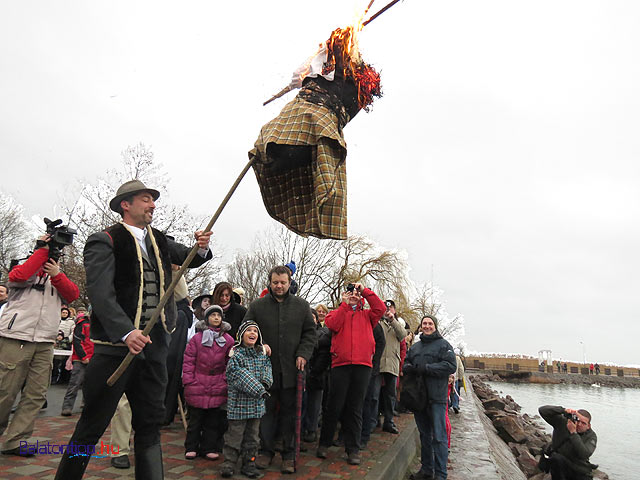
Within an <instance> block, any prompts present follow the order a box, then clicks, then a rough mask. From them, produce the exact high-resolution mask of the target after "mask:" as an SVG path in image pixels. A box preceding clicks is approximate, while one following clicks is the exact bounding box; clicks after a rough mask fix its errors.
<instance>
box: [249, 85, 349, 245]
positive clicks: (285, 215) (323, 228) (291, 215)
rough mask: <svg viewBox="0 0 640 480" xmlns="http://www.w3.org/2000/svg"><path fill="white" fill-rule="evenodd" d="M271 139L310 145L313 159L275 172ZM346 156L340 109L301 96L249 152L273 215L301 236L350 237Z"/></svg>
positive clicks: (293, 101)
mask: <svg viewBox="0 0 640 480" xmlns="http://www.w3.org/2000/svg"><path fill="white" fill-rule="evenodd" d="M270 143H276V144H284V145H309V146H311V147H312V162H311V163H310V164H308V165H302V166H299V167H295V168H293V169H292V170H289V171H286V172H282V173H276V174H274V173H273V172H270V169H269V168H268V163H269V159H268V158H267V145H269V144H270ZM346 157H347V145H346V143H345V141H344V137H343V135H342V130H341V129H340V128H339V125H338V119H337V117H336V115H335V113H333V112H332V111H331V110H329V109H328V108H327V107H324V106H322V105H317V104H315V103H310V102H308V101H306V100H303V99H301V98H299V97H296V98H294V99H293V100H292V101H291V102H289V103H288V104H287V105H286V106H285V107H284V108H283V109H282V111H281V112H280V114H279V115H278V116H277V117H276V118H274V119H273V120H271V121H270V122H268V123H267V124H265V125H264V126H263V127H262V129H261V130H260V136H259V137H258V140H256V143H255V145H254V148H253V149H252V150H251V151H250V152H249V158H251V159H254V163H253V169H254V172H255V174H256V178H257V180H258V184H259V185H260V192H261V194H262V199H263V201H264V205H265V207H266V209H267V212H269V215H271V216H272V217H273V218H274V219H276V220H277V221H279V222H281V223H282V224H284V225H285V226H286V227H287V228H289V229H290V230H292V231H294V232H295V233H297V234H299V235H302V236H305V237H306V236H309V235H311V236H314V237H318V238H332V239H337V240H344V239H345V238H347V170H346V165H345V160H346Z"/></svg>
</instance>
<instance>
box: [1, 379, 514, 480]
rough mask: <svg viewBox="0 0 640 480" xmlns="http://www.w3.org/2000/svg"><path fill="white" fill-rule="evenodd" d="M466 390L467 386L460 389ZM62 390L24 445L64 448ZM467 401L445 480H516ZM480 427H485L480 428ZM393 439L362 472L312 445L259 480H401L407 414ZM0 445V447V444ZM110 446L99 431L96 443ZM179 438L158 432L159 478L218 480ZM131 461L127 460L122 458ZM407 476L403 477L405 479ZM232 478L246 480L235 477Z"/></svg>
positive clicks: (113, 474)
mask: <svg viewBox="0 0 640 480" xmlns="http://www.w3.org/2000/svg"><path fill="white" fill-rule="evenodd" d="M467 385H469V386H470V385H471V382H469V381H468V382H467ZM64 391H65V387H64V386H58V385H54V386H52V387H51V389H50V390H49V407H48V408H47V409H46V410H43V411H42V412H41V414H40V417H39V418H38V419H37V421H36V428H35V431H34V436H33V437H32V438H31V439H30V442H35V441H36V440H38V441H39V442H41V443H42V442H47V441H48V442H50V443H56V444H62V443H66V442H67V441H68V440H69V438H70V437H71V433H72V432H73V429H74V427H75V424H76V421H77V419H78V416H79V412H80V410H79V408H78V406H79V405H80V398H79V399H78V401H77V407H76V409H75V410H74V416H73V417H61V416H60V415H59V413H60V402H61V398H62V396H63V395H64ZM477 402H478V400H477V399H476V398H475V397H474V395H473V394H472V393H471V390H469V391H468V392H464V391H463V392H462V401H461V403H460V407H461V410H460V414H459V415H454V414H453V413H452V414H451V423H452V427H453V431H452V436H451V453H450V455H449V467H448V472H449V480H496V479H504V480H523V479H524V478H525V477H524V476H523V474H522V472H520V470H519V469H518V468H517V466H516V465H515V461H514V459H513V456H511V454H510V453H509V452H508V450H507V449H506V446H505V445H504V443H502V440H500V439H499V438H498V437H497V436H496V435H495V434H492V432H491V429H493V426H492V425H490V423H489V422H488V420H487V419H486V417H485V416H484V414H482V412H481V411H480V409H479V408H478V404H477ZM485 420H486V422H485ZM396 423H397V425H398V428H399V429H400V435H391V434H388V433H383V432H382V431H381V430H380V429H376V430H375V432H374V433H373V435H372V437H371V441H370V442H369V445H368V448H367V450H365V451H363V452H362V455H361V456H362V464H361V465H359V466H352V465H348V464H347V463H346V461H345V458H346V457H345V455H344V449H343V448H342V447H331V448H330V449H329V457H328V458H327V459H326V460H321V459H318V458H316V457H315V448H316V445H315V444H309V443H305V444H303V445H304V446H305V447H306V448H307V449H308V451H306V452H302V453H301V455H300V465H299V468H298V472H297V473H296V474H295V475H287V476H284V475H282V474H281V473H280V470H279V466H280V457H279V456H278V455H276V457H275V459H274V465H273V466H272V467H271V468H270V469H269V470H267V471H265V473H266V475H265V477H264V478H265V479H276V478H282V477H284V478H292V479H293V478H296V479H321V480H327V479H332V478H343V479H352V478H353V479H356V478H357V479H359V480H394V479H401V478H403V477H404V478H408V475H409V473H411V472H414V471H416V470H417V469H418V468H419V467H420V465H419V461H418V459H417V458H414V456H416V455H417V456H418V457H419V441H418V433H417V429H416V426H415V423H414V421H413V416H412V415H410V414H405V415H401V416H400V417H399V418H396ZM0 440H2V439H0ZM102 441H103V442H104V443H105V444H107V443H109V442H110V432H109V430H107V432H106V433H105V435H104V436H103V438H102ZM183 442H184V430H183V427H182V423H181V422H180V421H179V417H176V422H175V423H173V424H172V425H171V426H169V427H167V428H164V429H163V430H162V450H163V456H164V468H165V478H166V479H168V480H170V479H180V480H196V479H198V480H200V479H214V478H220V475H219V474H218V469H219V467H220V464H221V463H222V461H221V460H217V461H215V462H212V461H209V460H206V459H201V458H198V459H196V460H192V461H189V460H185V458H184V447H183ZM130 458H131V459H132V460H133V455H130ZM59 461H60V455H36V456H34V457H31V458H19V457H14V456H5V455H0V479H2V480H18V479H21V480H31V479H42V478H53V476H54V475H55V471H56V468H57V465H58V463H59ZM407 468H409V471H407ZM84 478H85V479H87V480H97V479H118V478H125V479H126V478H131V479H133V478H134V470H133V468H130V469H128V470H119V469H116V468H113V467H111V463H110V460H109V458H108V457H107V458H92V459H91V462H90V463H89V467H88V468H87V472H86V474H85V477H84ZM234 478H246V477H244V476H242V475H240V474H236V475H235V477H234Z"/></svg>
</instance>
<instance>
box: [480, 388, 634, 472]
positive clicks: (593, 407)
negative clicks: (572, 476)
mask: <svg viewBox="0 0 640 480" xmlns="http://www.w3.org/2000/svg"><path fill="white" fill-rule="evenodd" d="M489 384H490V385H491V387H492V388H493V389H494V390H497V391H498V392H500V395H501V396H505V395H511V396H512V397H513V399H514V400H515V401H516V402H517V403H518V404H519V405H520V406H521V407H522V411H521V412H520V413H528V414H529V415H531V416H532V415H537V414H538V407H539V406H541V405H562V406H563V407H565V408H575V409H576V410H577V409H580V408H584V409H585V410H588V411H589V412H590V413H591V417H592V420H591V427H592V428H593V430H594V431H595V432H596V434H597V435H598V446H597V448H596V451H595V453H594V454H593V455H592V456H591V462H592V463H596V464H598V465H600V469H601V470H602V471H604V472H606V473H607V474H608V475H609V477H610V478H611V479H612V480H638V479H640V450H639V449H638V442H639V441H640V410H639V409H638V406H639V405H640V389H634V388H627V389H625V388H610V387H599V388H598V387H592V386H588V385H563V384H560V385H541V384H531V383H502V382H489ZM540 423H541V424H543V425H544V426H545V427H546V428H547V430H548V431H549V433H551V430H552V428H551V426H550V425H548V424H547V423H546V422H545V421H544V420H542V419H540Z"/></svg>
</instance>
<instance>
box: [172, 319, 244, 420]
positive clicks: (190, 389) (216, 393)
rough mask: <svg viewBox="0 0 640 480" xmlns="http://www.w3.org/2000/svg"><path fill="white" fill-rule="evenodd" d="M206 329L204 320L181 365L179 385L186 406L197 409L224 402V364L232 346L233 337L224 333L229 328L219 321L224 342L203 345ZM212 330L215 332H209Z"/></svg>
mask: <svg viewBox="0 0 640 480" xmlns="http://www.w3.org/2000/svg"><path fill="white" fill-rule="evenodd" d="M207 328H211V327H208V326H207V325H206V323H205V322H204V321H200V322H198V324H197V325H196V329H197V330H199V332H198V333H196V334H195V335H194V336H193V338H192V339H191V340H189V345H187V349H186V350H185V352H184V362H183V364H182V384H183V385H184V396H185V399H186V400H187V403H188V404H189V405H191V406H192V407H196V408H205V409H206V408H216V407H219V406H221V405H223V404H225V403H227V376H226V374H225V371H226V369H227V361H228V360H229V350H231V347H233V338H231V336H230V335H229V334H228V333H226V332H228V331H229V329H230V328H231V326H230V325H229V324H228V323H227V322H224V321H223V322H222V324H221V326H220V328H219V329H218V331H220V332H221V333H222V336H223V338H224V339H225V341H226V343H225V344H224V346H222V347H221V346H220V345H218V343H217V342H216V341H215V340H214V341H213V344H212V345H211V346H210V347H208V346H206V345H203V344H202V336H203V331H204V330H206V329H207ZM212 330H215V329H212Z"/></svg>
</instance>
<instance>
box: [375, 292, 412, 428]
mask: <svg viewBox="0 0 640 480" xmlns="http://www.w3.org/2000/svg"><path fill="white" fill-rule="evenodd" d="M384 305H385V307H386V308H387V309H386V310H385V312H384V315H382V319H381V320H380V325H381V326H382V330H383V331H384V338H385V347H384V351H383V352H382V358H381V359H380V374H381V375H382V390H381V391H380V400H381V402H382V413H383V415H384V422H383V424H382V431H384V432H388V433H393V434H396V435H397V434H398V433H399V430H398V427H396V424H395V422H394V421H393V411H394V409H395V404H396V383H398V376H399V375H400V342H402V340H403V339H404V337H405V335H406V334H407V332H406V331H405V329H404V326H403V325H402V324H401V323H400V322H399V321H398V319H397V318H396V304H395V302H394V301H393V300H387V301H386V302H384Z"/></svg>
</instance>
